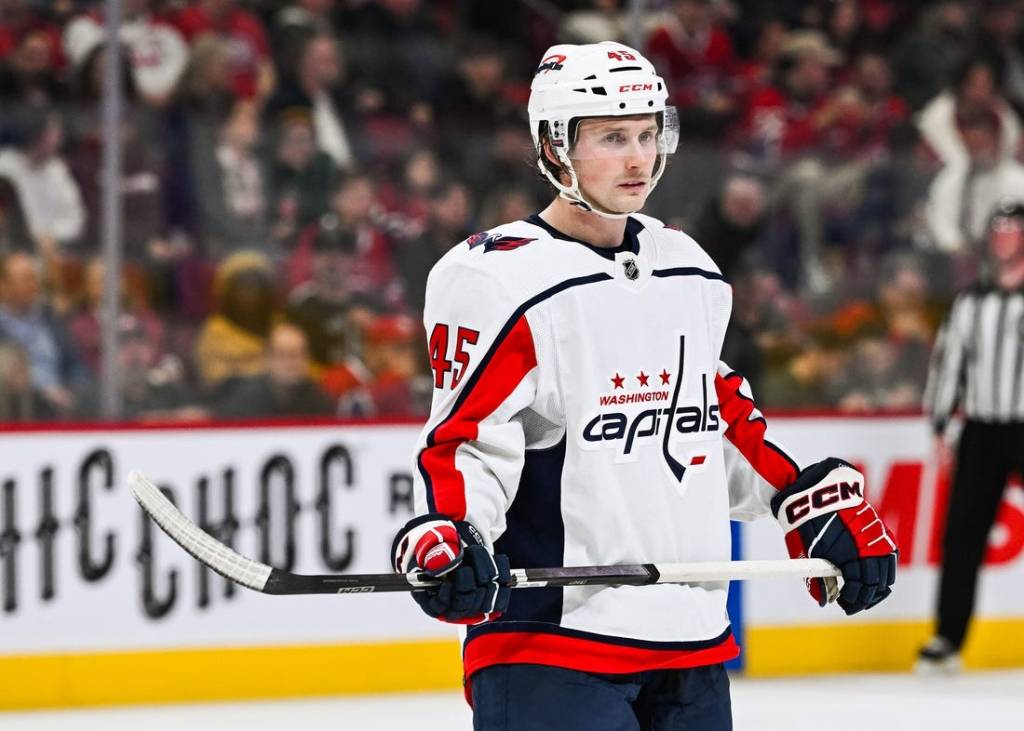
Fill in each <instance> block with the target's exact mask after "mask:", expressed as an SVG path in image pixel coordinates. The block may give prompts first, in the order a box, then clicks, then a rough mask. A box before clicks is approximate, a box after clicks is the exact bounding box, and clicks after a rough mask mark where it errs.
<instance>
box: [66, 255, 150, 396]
mask: <svg viewBox="0 0 1024 731" xmlns="http://www.w3.org/2000/svg"><path fill="white" fill-rule="evenodd" d="M106 273H107V267H106V264H105V263H104V262H103V259H102V258H100V257H97V258H95V259H92V260H91V261H89V263H88V264H87V265H86V267H85V276H84V282H83V286H82V300H81V302H80V303H79V304H78V306H77V307H76V308H75V311H74V312H72V313H71V315H70V317H69V318H68V321H67V329H68V333H69V334H70V335H71V338H72V340H73V341H74V343H75V348H76V349H77V350H78V353H79V355H80V357H81V359H82V362H83V363H84V365H85V366H86V368H88V369H89V372H90V373H91V374H92V376H93V377H94V378H96V377H98V376H99V373H100V356H101V352H102V342H101V341H102V334H103V325H102V317H103V312H102V308H103V292H104V289H105V287H106ZM123 290H124V292H123V294H122V297H121V311H122V312H124V313H125V314H126V315H129V316H130V317H131V321H132V324H133V326H136V325H137V327H138V328H141V330H142V331H143V334H144V335H145V339H146V342H147V343H148V346H149V347H150V348H151V349H152V350H153V357H154V358H155V359H156V360H159V359H160V358H161V357H162V356H163V354H164V351H165V339H166V334H167V333H166V326H165V324H164V323H163V322H162V321H161V320H160V319H159V318H157V317H155V316H154V315H153V314H152V313H150V312H148V311H147V310H146V309H145V308H144V307H142V306H141V303H140V302H138V301H137V300H136V301H132V300H131V299H130V298H129V297H128V296H127V295H128V291H127V287H124V288H123ZM151 365H152V364H151Z"/></svg>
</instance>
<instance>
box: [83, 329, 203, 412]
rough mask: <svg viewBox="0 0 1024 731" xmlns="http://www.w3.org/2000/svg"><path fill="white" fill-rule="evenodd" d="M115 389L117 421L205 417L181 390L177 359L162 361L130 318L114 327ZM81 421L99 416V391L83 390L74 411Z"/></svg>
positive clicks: (195, 400) (147, 338) (185, 392)
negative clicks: (116, 393)
mask: <svg viewBox="0 0 1024 731" xmlns="http://www.w3.org/2000/svg"><path fill="white" fill-rule="evenodd" d="M117 335H118V339H117V385H118V387H119V389H120V398H121V411H120V418H122V419H126V420H130V421H189V420H197V419H205V418H207V417H208V412H207V411H206V409H204V408H202V407H200V406H199V405H198V399H196V398H195V397H193V396H191V395H190V394H189V393H188V391H187V390H186V389H185V387H184V383H183V378H182V376H183V372H182V367H181V363H180V361H179V360H178V359H177V357H176V356H166V357H164V358H163V359H161V358H160V357H159V355H158V349H157V347H155V344H154V342H153V341H152V340H151V336H150V333H149V330H148V328H147V327H146V326H145V325H144V324H143V322H142V321H140V320H139V319H138V318H136V317H133V316H132V315H122V316H121V317H120V319H119V320H118V323H117ZM75 413H76V416H77V417H78V418H80V419H96V418H97V417H98V416H99V415H100V402H99V391H98V390H97V389H96V388H87V389H83V390H82V391H81V392H80V393H79V394H78V398H77V405H76V409H75Z"/></svg>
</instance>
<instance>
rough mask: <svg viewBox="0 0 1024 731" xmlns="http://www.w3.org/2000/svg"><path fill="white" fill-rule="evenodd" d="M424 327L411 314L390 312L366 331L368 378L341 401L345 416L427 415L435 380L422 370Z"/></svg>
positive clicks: (387, 416)
mask: <svg viewBox="0 0 1024 731" xmlns="http://www.w3.org/2000/svg"><path fill="white" fill-rule="evenodd" d="M423 339H424V337H423V329H422V328H421V327H419V326H418V325H417V323H416V321H414V320H413V319H412V318H411V317H407V316H405V315H388V316H384V317H380V318H378V319H377V320H375V321H374V322H373V323H372V324H371V325H370V326H369V327H368V328H367V331H366V347H365V352H364V360H365V362H366V367H367V370H368V371H369V374H370V375H369V381H368V382H367V383H366V384H365V385H364V386H363V387H362V388H359V389H354V390H353V391H350V392H349V393H347V394H346V395H345V396H344V397H343V398H342V399H341V402H340V403H339V413H340V414H341V415H343V416H374V417H385V418H397V417H425V416H426V415H427V414H428V413H429V412H430V399H431V396H432V393H433V386H432V383H433V382H432V381H431V379H430V378H429V377H427V376H424V375H423V373H422V372H421V368H420V365H421V352H422V345H423V342H422V341H423Z"/></svg>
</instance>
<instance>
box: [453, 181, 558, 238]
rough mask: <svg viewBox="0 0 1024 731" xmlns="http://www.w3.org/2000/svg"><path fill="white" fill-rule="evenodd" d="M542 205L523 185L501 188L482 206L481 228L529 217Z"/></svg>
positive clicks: (490, 227) (485, 229)
mask: <svg viewBox="0 0 1024 731" xmlns="http://www.w3.org/2000/svg"><path fill="white" fill-rule="evenodd" d="M541 207H542V206H541V204H540V200H539V199H538V198H537V196H535V195H534V194H533V191H532V190H528V189H526V188H521V187H503V188H499V189H498V190H496V191H495V192H494V193H492V194H491V195H489V196H488V197H487V198H486V199H485V200H484V202H483V204H482V205H481V206H480V228H481V229H482V230H484V231H487V230H488V229H492V228H494V227H495V226H500V225H501V224H503V223H507V222H509V221H519V220H521V219H524V218H528V217H529V216H530V215H531V214H533V213H536V212H537V211H538V210H540V208H541ZM453 243H454V242H453Z"/></svg>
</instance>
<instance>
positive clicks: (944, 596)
mask: <svg viewBox="0 0 1024 731" xmlns="http://www.w3.org/2000/svg"><path fill="white" fill-rule="evenodd" d="M986 246H987V253H988V258H989V262H990V271H991V275H989V276H985V277H982V278H981V279H980V280H979V281H978V282H977V283H976V284H974V285H973V286H972V287H970V288H969V289H967V290H965V291H963V292H961V293H960V294H959V295H958V296H957V298H956V300H955V301H954V302H953V308H952V310H951V311H950V313H949V316H948V318H947V319H946V321H945V322H944V323H943V326H942V329H941V330H940V332H939V336H938V339H937V341H936V344H935V350H934V352H933V354H932V363H931V368H930V371H929V374H928V385H927V388H926V390H925V396H924V401H925V409H926V410H927V411H928V413H929V414H930V417H931V422H932V426H933V428H934V430H935V434H936V436H937V437H938V443H939V454H940V455H944V454H947V452H946V447H945V446H944V443H943V438H942V437H943V432H944V431H945V428H946V424H947V422H948V421H949V417H950V415H951V414H952V413H953V411H954V410H955V409H956V408H957V406H958V405H959V406H961V407H962V408H963V411H964V413H965V416H966V423H965V425H964V429H963V434H962V435H961V437H960V444H959V447H958V449H957V455H956V470H955V473H954V477H953V487H952V491H951V494H950V499H949V511H948V513H947V516H946V533H945V537H944V539H943V548H942V550H943V556H942V577H941V580H940V584H939V603H938V628H937V634H936V635H935V637H933V638H932V639H931V641H930V642H929V643H928V644H927V645H925V646H924V647H923V648H922V649H921V651H920V654H919V656H918V664H917V667H918V669H919V670H921V671H924V672H928V671H947V672H952V671H956V670H957V669H959V665H960V648H961V647H962V645H963V643H964V637H965V636H966V634H967V626H968V624H969V622H970V619H971V613H972V611H973V609H974V594H975V588H976V584H977V578H978V569H979V567H980V566H981V562H982V559H983V558H984V555H985V548H986V545H987V542H988V534H989V531H990V530H991V528H992V524H993V523H994V522H995V517H996V511H997V510H998V508H999V504H1000V502H1001V499H1002V495H1003V489H1004V488H1005V486H1006V481H1007V478H1008V476H1009V473H1010V472H1011V471H1013V470H1022V469H1024V204H1021V203H1013V204H1010V205H1005V206H1002V207H1000V208H998V209H997V210H996V211H995V213H994V214H993V216H992V219H991V222H990V225H989V228H988V231H987V242H986ZM940 462H948V459H940Z"/></svg>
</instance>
